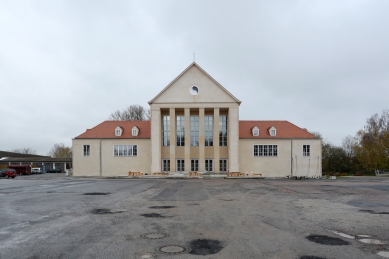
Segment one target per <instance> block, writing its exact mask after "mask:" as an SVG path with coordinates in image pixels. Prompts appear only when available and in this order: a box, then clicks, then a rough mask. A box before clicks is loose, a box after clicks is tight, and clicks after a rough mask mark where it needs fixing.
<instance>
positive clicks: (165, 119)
mask: <svg viewBox="0 0 389 259" xmlns="http://www.w3.org/2000/svg"><path fill="white" fill-rule="evenodd" d="M161 124H162V125H161V126H162V146H163V147H168V146H170V116H168V115H164V116H162V122H161Z"/></svg>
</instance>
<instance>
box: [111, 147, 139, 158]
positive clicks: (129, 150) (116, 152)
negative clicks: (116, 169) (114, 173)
mask: <svg viewBox="0 0 389 259" xmlns="http://www.w3.org/2000/svg"><path fill="white" fill-rule="evenodd" d="M113 156H114V157H137V156H138V145H137V144H135V145H113Z"/></svg>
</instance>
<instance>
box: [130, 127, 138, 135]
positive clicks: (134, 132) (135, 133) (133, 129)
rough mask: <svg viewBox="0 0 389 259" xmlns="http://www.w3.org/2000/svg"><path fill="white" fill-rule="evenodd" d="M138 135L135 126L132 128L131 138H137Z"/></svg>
mask: <svg viewBox="0 0 389 259" xmlns="http://www.w3.org/2000/svg"><path fill="white" fill-rule="evenodd" d="M138 134H139V129H138V127H137V126H134V127H133V128H132V136H134V137H136V136H138Z"/></svg>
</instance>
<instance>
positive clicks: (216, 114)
mask: <svg viewBox="0 0 389 259" xmlns="http://www.w3.org/2000/svg"><path fill="white" fill-rule="evenodd" d="M219 122H220V109H219V108H215V109H214V110H213V171H215V172H216V173H218V172H220V169H219V159H220V147H219V127H220V126H219Z"/></svg>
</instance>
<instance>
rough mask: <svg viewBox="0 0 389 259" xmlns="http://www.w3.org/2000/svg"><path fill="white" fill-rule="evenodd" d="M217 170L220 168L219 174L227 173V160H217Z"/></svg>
mask: <svg viewBox="0 0 389 259" xmlns="http://www.w3.org/2000/svg"><path fill="white" fill-rule="evenodd" d="M219 168H220V172H227V170H228V163H227V159H220V160H219Z"/></svg>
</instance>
